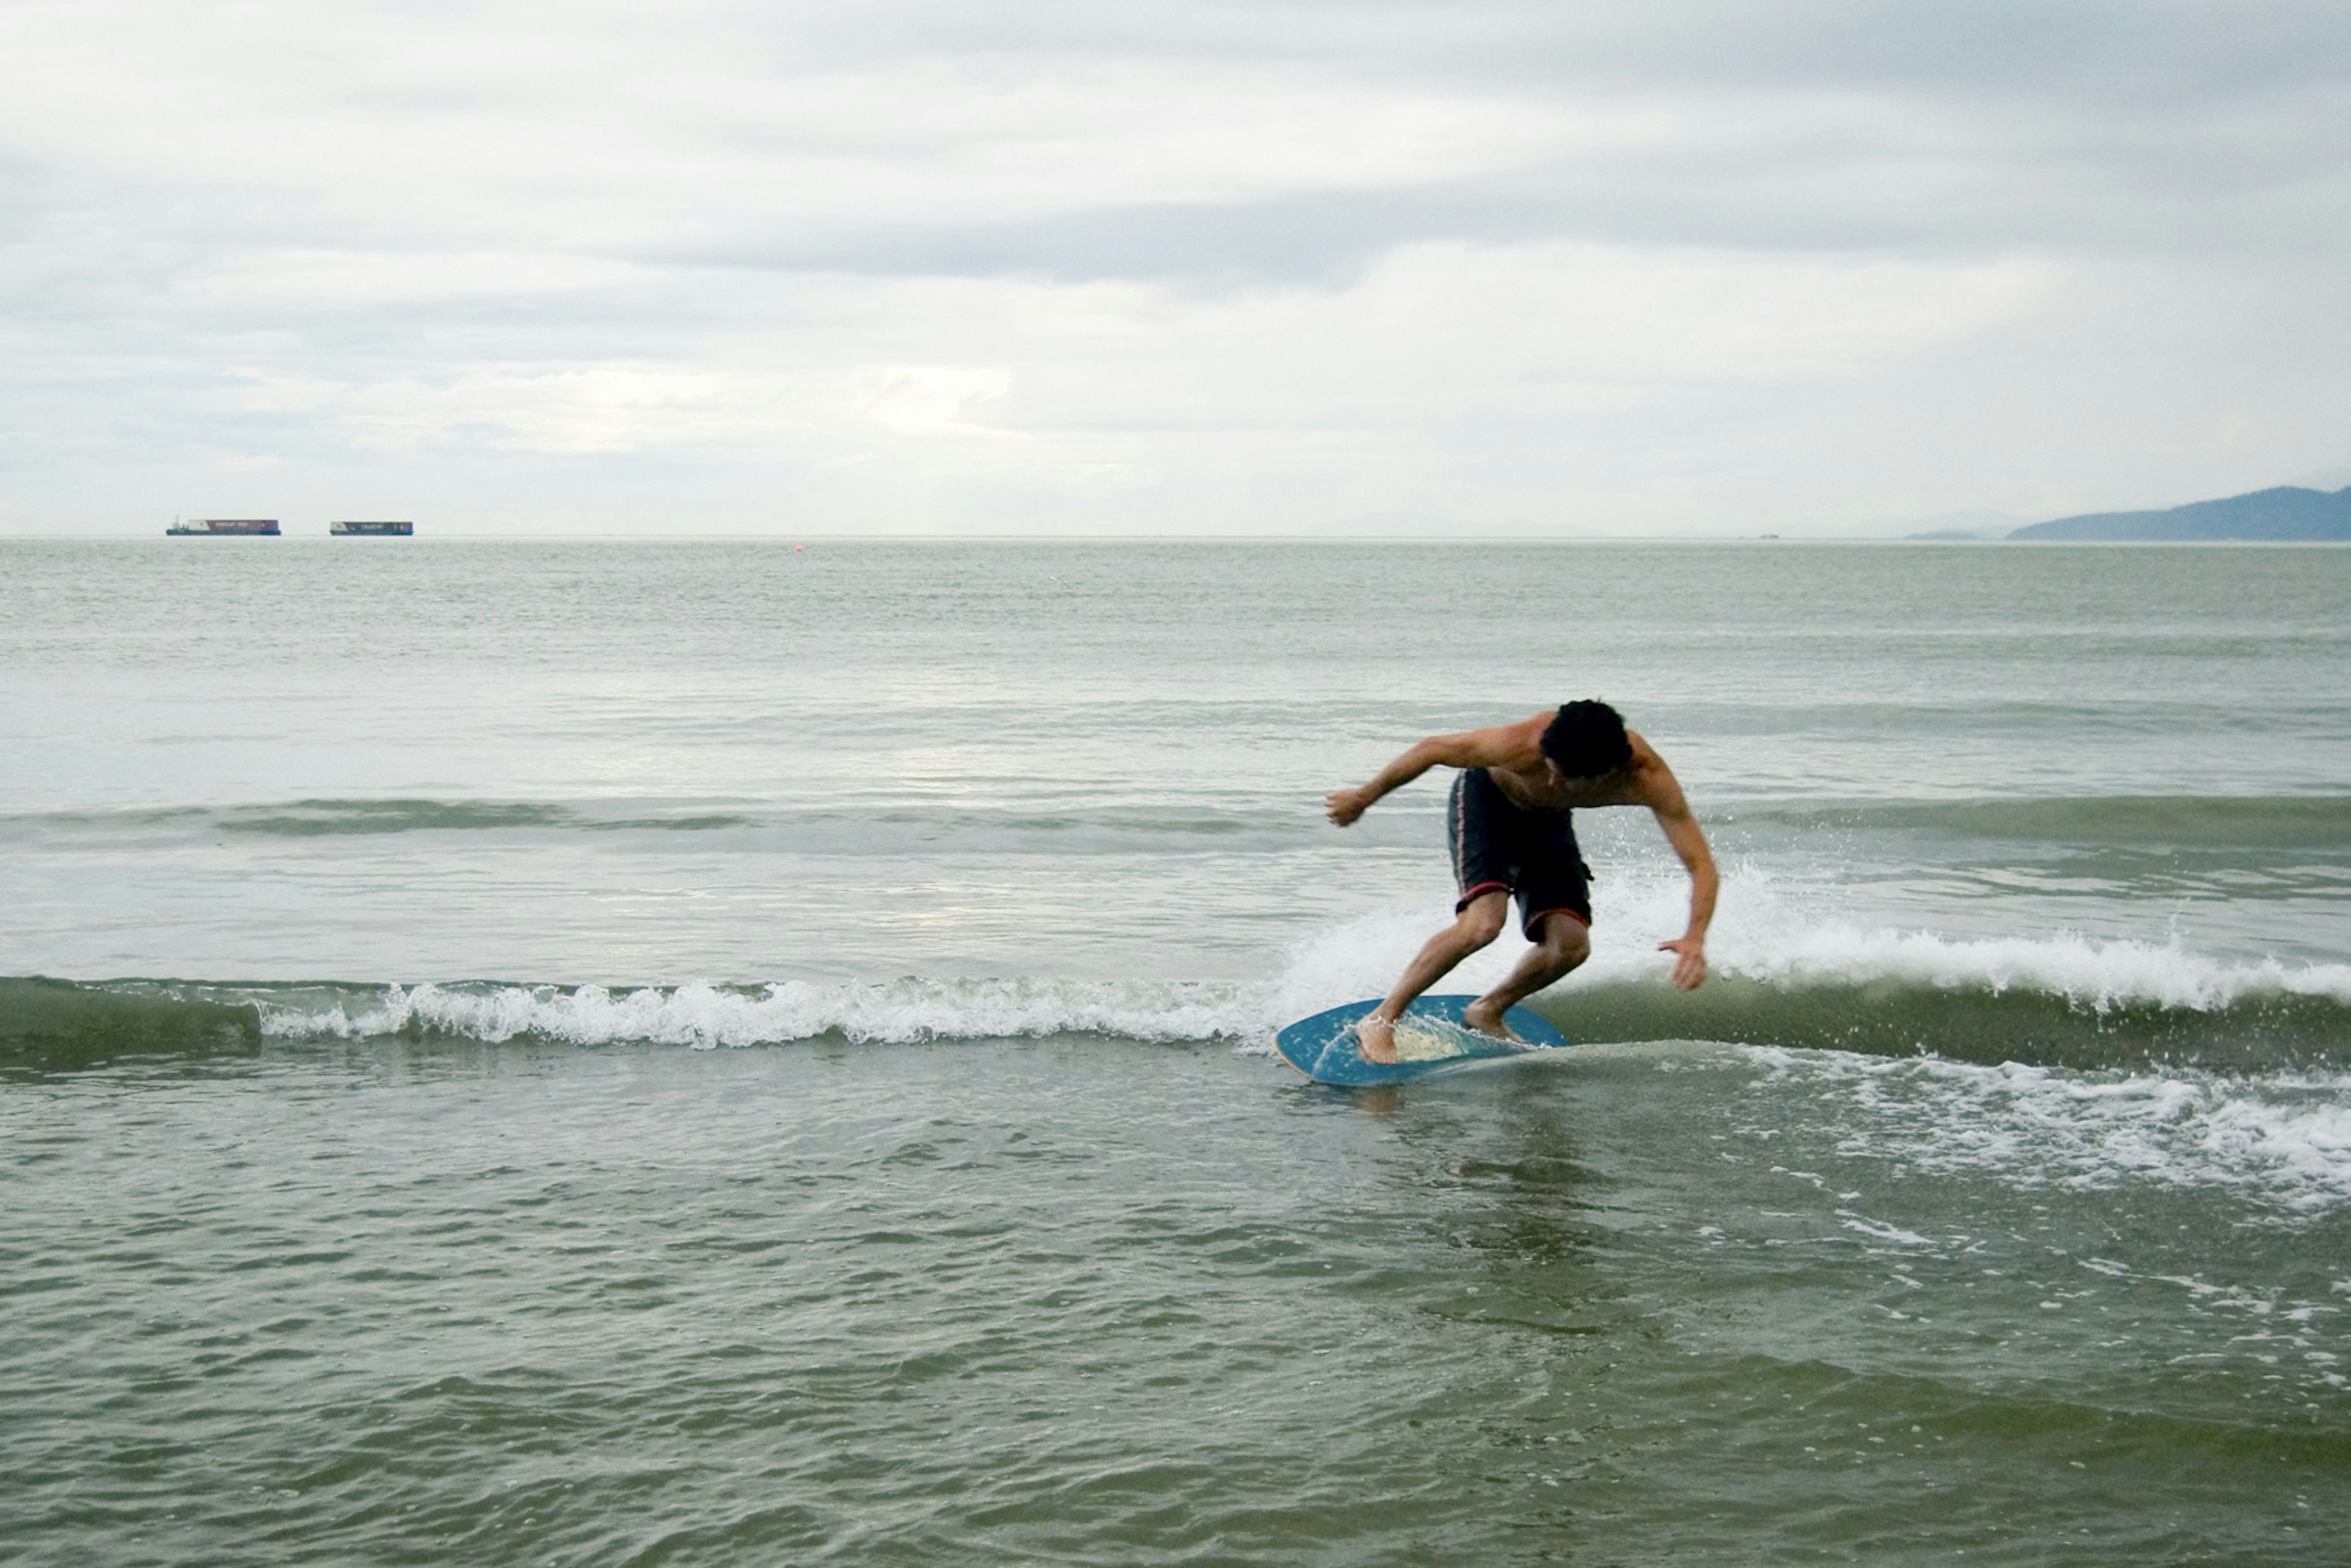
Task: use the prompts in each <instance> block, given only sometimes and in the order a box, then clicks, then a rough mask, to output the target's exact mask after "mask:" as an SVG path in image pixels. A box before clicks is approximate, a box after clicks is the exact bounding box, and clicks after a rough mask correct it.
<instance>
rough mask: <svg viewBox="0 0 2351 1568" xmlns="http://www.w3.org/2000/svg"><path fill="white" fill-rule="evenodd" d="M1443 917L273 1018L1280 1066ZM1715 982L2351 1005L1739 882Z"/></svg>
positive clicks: (1631, 955)
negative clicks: (1172, 1056) (945, 963)
mask: <svg viewBox="0 0 2351 1568" xmlns="http://www.w3.org/2000/svg"><path fill="white" fill-rule="evenodd" d="M1687 912H1688V884H1687V882H1686V881H1683V880H1681V879H1679V878H1678V877H1677V876H1672V875H1668V876H1655V877H1644V876H1641V875H1634V876H1627V877H1624V878H1612V879H1611V880H1610V882H1609V883H1606V884H1605V885H1604V889H1603V891H1602V893H1601V898H1600V906H1599V909H1598V919H1597V920H1596V922H1595V925H1594V929H1593V956H1592V958H1591V960H1590V962H1589V963H1587V964H1586V965H1585V966H1584V967H1583V968H1582V969H1580V970H1579V971H1577V973H1576V974H1575V975H1573V976H1572V977H1570V978H1569V979H1568V980H1567V981H1566V982H1565V983H1564V985H1562V987H1561V988H1559V989H1558V990H1556V991H1554V992H1553V993H1552V996H1553V997H1554V998H1556V999H1557V1000H1558V1002H1559V1003H1560V1004H1561V1005H1562V1006H1566V1007H1570V1008H1572V1007H1573V995H1574V991H1575V990H1576V988H1580V987H1587V986H1592V985H1605V984H1611V983H1616V984H1632V985H1642V986H1655V987H1657V988H1663V987H1664V986H1665V985H1666V984H1667V974H1668V972H1669V971H1670V968H1671V967H1672V962H1673V960H1672V956H1671V955H1668V954H1666V953H1661V952H1659V951H1658V949H1657V944H1658V943H1659V942H1661V941H1663V940H1665V939H1666V938H1667V937H1669V936H1677V935H1679V934H1680V932H1681V929H1682V926H1683V924H1684V921H1685V920H1686V919H1687ZM1451 917H1452V915H1451V908H1450V905H1449V904H1447V903H1445V902H1443V901H1430V902H1427V903H1425V904H1416V905H1413V906H1409V907H1405V908H1394V909H1385V910H1379V911H1374V912H1372V913H1369V914H1366V915H1362V916H1360V917H1357V918H1355V919H1352V920H1349V921H1346V922H1343V923H1342V924H1339V925H1333V926H1331V927H1328V928H1325V929H1323V930H1322V931H1320V932H1317V933H1315V934H1314V935H1312V936H1309V937H1307V938H1306V939H1304V940H1302V941H1301V942H1299V943H1298V944H1296V945H1295V946H1294V947H1293V948H1292V949H1291V951H1290V953H1289V955H1288V956H1287V959H1286V961H1285V963H1284V964H1283V966H1282V967H1281V969H1280V972H1279V973H1278V974H1277V975H1275V976H1274V977H1271V978H1270V979H1269V980H1266V981H1263V982H1259V983H1244V982H1219V983H1211V982H1181V981H1128V982H1112V981H1100V982H1095V981H1074V980H1043V979H1023V978H1011V979H974V980H933V979H921V978H913V979H904V980H895V981H890V982H886V983H871V984H867V983H852V984H831V985H826V984H817V983H814V982H808V981H799V980H786V981H779V982H777V983H775V984H772V985H768V986H767V987H765V988H760V989H757V990H751V989H743V988H716V987H711V986H701V985H684V986H677V987H661V988H645V989H640V990H631V991H621V992H612V991H606V990H603V989H601V988H594V987H587V988H580V989H578V990H566V989H563V988H556V987H549V986H508V987H475V986H451V987H442V986H434V985H420V986H415V987H411V988H402V987H393V988H390V989H389V990H387V991H386V992H385V993H383V996H382V998H381V1000H380V1001H378V1002H376V1003H375V1004H373V1005H371V1006H368V1007H365V1008H362V1009H358V1010H356V1011H352V1010H350V1009H346V1008H334V1009H328V1010H326V1011H323V1012H316V1011H299V1010H295V1009H271V1008H269V1007H267V1006H266V1004H265V1014H266V1019H265V1027H266V1028H267V1029H269V1030H271V1031H272V1032H274V1033H279V1034H285V1035H306V1034H308V1035H360V1034H377V1033H391V1032H394V1031H397V1030H401V1029H403V1028H409V1027H423V1028H426V1029H430V1030H438V1031H445V1032H450V1033H457V1034H465V1035H470V1036H472V1037H474V1038H476V1039H481V1040H507V1039H512V1038H514V1037H516V1036H517V1035H525V1034H529V1035H538V1036H543V1037H546V1038H549V1039H556V1040H576V1041H579V1042H581V1043H603V1042H607V1041H611V1040H646V1041H654V1042H668V1043H677V1044H686V1045H738V1044H757V1043H767V1042H775V1041H784V1040H808V1039H813V1038H815V1037H818V1036H820V1035H827V1034H835V1035H840V1036H842V1037H845V1038H848V1039H851V1040H954V1039H986V1038H1000V1037H1004V1036H1030V1035H1041V1034H1055V1033H1070V1032H1077V1033H1102V1034H1121V1035H1127V1036H1131V1037H1134V1038H1137V1039H1142V1040H1230V1041H1234V1042H1237V1043H1238V1044H1240V1045H1242V1046H1243V1047H1244V1048H1245V1049H1258V1050H1270V1048H1271V1041H1272V1035H1273V1031H1274V1030H1276V1029H1278V1028H1279V1027H1280V1025H1281V1024H1283V1023H1285V1022H1288V1021H1290V1020H1291V1019H1299V1018H1303V1017H1306V1016H1308V1015H1310V1014H1311V1013H1315V1012H1320V1011H1322V1009H1325V1008H1330V1007H1335V1006H1338V1005H1339V1004H1341V1003H1343V1002H1350V1001H1354V1000H1358V999H1360V998H1365V997H1375V996H1378V995H1380V994H1382V993H1383V992H1384V991H1385V990H1386V989H1387V988H1389V987H1390V986H1391V985H1393V984H1394V983H1395V977H1396V976H1397V975H1398V974H1400V973H1401V972H1402V971H1403V969H1404V967H1405V964H1406V963H1407V962H1408V961H1409V960H1410V959H1411V957H1412V956H1413V955H1414V953H1416V951H1417V950H1418V949H1419V947H1420V946H1421V944H1422V943H1423V942H1425V941H1426V940H1427V938H1428V936H1430V935H1431V934H1432V933H1433V932H1435V931H1437V930H1438V929H1440V928H1441V927H1443V926H1444V925H1446V924H1447V921H1449V920H1450V919H1451ZM1525 951H1526V944H1525V943H1524V941H1523V940H1522V939H1521V938H1520V936H1519V935H1518V933H1517V931H1516V930H1515V929H1511V930H1509V931H1507V932H1506V933H1505V935H1504V936H1502V938H1501V939H1500V940H1499V941H1497V942H1495V943H1494V944H1493V945H1492V946H1489V947H1488V948H1486V949H1485V950H1484V951H1482V952H1480V953H1478V954H1475V955H1473V956H1471V957H1469V958H1468V960H1467V961H1465V962H1464V963H1463V964H1462V965H1461V966H1460V967H1458V968H1457V969H1456V970H1455V971H1454V972H1453V973H1452V974H1451V975H1450V976H1448V977H1446V979H1445V980H1444V981H1443V982H1441V984H1440V986H1439V989H1441V990H1446V991H1482V990H1485V989H1486V988H1489V987H1490V986H1492V985H1493V984H1494V983H1495V982H1497V981H1498V980H1499V979H1500V978H1501V977H1503V976H1504V975H1506V974H1508V973H1509V972H1510V967H1511V966H1512V965H1513V964H1515V963H1516V962H1517V961H1518V959H1519V957H1520V955H1521V954H1523V953H1524V952H1525ZM1708 957H1709V960H1710V962H1711V965H1712V967H1713V971H1714V973H1715V974H1717V975H1719V976H1728V977H1736V978H1740V979H1745V980H1750V981H1754V982H1757V983H1760V984H1763V985H1767V986H1772V987H1778V988H1791V989H1792V988H1803V987H1810V986H1821V987H1858V986H1864V985H1871V984H1884V983H1886V982H1893V983H1896V984H1909V985H1919V986H1932V987H1936V988H1946V989H1966V990H1975V991H1980V992H1982V993H1985V994H1988V995H1998V994H2001V993H2004V992H2010V991H2027V992H2040V993H2045V994H2048V995H2052V996H2056V997H2060V998H2064V999H2066V1000H2067V1001H2068V1002H2071V1003H2074V1004H2075V1005H2080V1006H2084V1007H2088V1008H2092V1009H2100V1010H2104V1009H2109V1008H2113V1007H2116V1006H2122V1005H2155V1006H2160V1007H2166V1008H2176V1009H2195V1010H2206V1011H2210V1010H2218V1009H2224V1008H2227V1007H2229V1006H2231V1004H2233V1003H2236V1002H2240V1001H2243V1000H2247V999H2251V998H2261V997H2279V996H2310V997H2319V998H2328V999H2331V1000H2334V1001H2337V1002H2341V1003H2344V1004H2346V1005H2351V965H2341V964H2332V965H2305V966H2302V967H2288V966H2284V965H2281V964H2278V963H2276V962H2274V961H2262V962H2259V963H2239V964H2231V963H2228V962H2224V961H2221V960H2218V959H2213V958H2210V957H2206V956H2201V955H2199V954H2197V953H2194V952H2191V951H2188V950H2186V949H2184V948H2183V947H2182V946H2180V945H2179V943H2177V942H2176V941H2175V942H2172V943H2168V944H2163V945H2155V944H2149V943H2143V942H2132V941H2111V942H2095V941H2092V940H2090V939H2088V938H2086V937H2084V936H2078V935H2073V934H2064V933H2059V934H2053V935H2051V936H2039V937H2028V936H2017V937H2008V938H2001V939H1997V940H1967V939H1959V938H1952V937H1946V936H1938V935H1937V934H1935V933H1932V932H1926V931H1915V930H1913V931H1904V930H1896V929H1891V928H1879V929H1868V928H1865V927H1862V926H1858V925H1853V924H1850V923H1844V922H1840V921H1838V920H1835V919H1822V918H1818V917H1816V916H1814V915H1812V914H1810V913H1808V912H1807V911H1805V910H1803V909H1802V908H1800V907H1797V906H1795V905H1794V904H1792V903H1790V902H1789V901H1787V900H1784V899H1782V898H1781V897H1780V896H1779V894H1777V892H1776V891H1775V889H1774V888H1773V887H1772V886H1771V883H1770V882H1769V880H1768V879H1765V878H1762V877H1760V876H1756V875H1754V874H1751V873H1737V874H1734V875H1732V876H1730V877H1729V878H1728V879H1727V880H1726V883H1725V885H1724V889H1723V895H1722V899H1721V905H1720V909H1719V915H1718V918H1717V920H1716V923H1715V925H1714V928H1713V931H1712V933H1711V936H1710V937H1709V941H1708Z"/></svg>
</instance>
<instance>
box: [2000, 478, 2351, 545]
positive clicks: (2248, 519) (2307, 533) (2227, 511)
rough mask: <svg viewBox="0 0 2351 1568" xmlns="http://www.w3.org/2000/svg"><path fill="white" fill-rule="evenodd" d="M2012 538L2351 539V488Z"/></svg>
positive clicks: (2087, 517) (2254, 497)
mask: <svg viewBox="0 0 2351 1568" xmlns="http://www.w3.org/2000/svg"><path fill="white" fill-rule="evenodd" d="M2008 537H2009V538H2012V539H2137V540H2152V539H2171V540H2188V539H2243V540H2247V541H2251V542H2265V543H2266V542H2274V543H2289V542H2290V543H2309V542H2312V541H2323V540H2329V539H2339V540H2345V541H2351V485H2346V486H2344V487H2343V488H2342V489H2340V490H2336V491H2333V492H2331V493H2330V492H2328V491H2325V490H2305V489H2304V488H2303V487H2302V486H2298V485H2279V486H2273V487H2272V488H2270V489H2267V490H2255V491H2253V492H2252V494H2250V495H2244V496H2230V497H2226V498H2224V499H2221V500H2218V501H2191V502H2189V504H2188V505H2187V506H2184V507H2171V508H2169V509H2168V510H2167V511H2160V512H2085V513H2084V514H2083V515H2082V516H2080V517H2056V518H2053V519H2051V520H2050V521H2048V522H2045V523H2030V524H2027V525H2026V526H2025V527H2023V528H2017V529H2015V530H2013V531H2012V532H2011V533H2010V534H2009V536H2008Z"/></svg>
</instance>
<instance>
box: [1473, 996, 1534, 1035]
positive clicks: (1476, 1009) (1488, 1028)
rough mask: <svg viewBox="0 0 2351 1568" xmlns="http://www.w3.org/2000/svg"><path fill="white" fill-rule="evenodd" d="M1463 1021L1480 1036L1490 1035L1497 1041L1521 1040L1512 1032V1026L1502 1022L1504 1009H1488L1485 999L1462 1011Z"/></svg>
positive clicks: (1480, 999)
mask: <svg viewBox="0 0 2351 1568" xmlns="http://www.w3.org/2000/svg"><path fill="white" fill-rule="evenodd" d="M1461 1021H1462V1022H1463V1023H1465V1024H1467V1025H1468V1026H1469V1027H1470V1028H1471V1029H1474V1030H1477V1031H1478V1032H1479V1034H1490V1035H1492V1036H1493V1037H1494V1038H1495V1039H1496V1040H1519V1037H1518V1036H1517V1035H1514V1034H1512V1033H1511V1032H1510V1025H1509V1024H1506V1023H1504V1022H1503V1021H1502V1009H1499V1008H1493V1007H1488V1006H1487V1005H1486V998H1483V997H1480V998H1478V999H1477V1000H1476V1001H1474V1002H1471V1003H1470V1004H1469V1005H1468V1007H1466V1008H1463V1009H1461ZM1519 1043H1520V1045H1524V1044H1525V1043H1526V1041H1524V1040H1519Z"/></svg>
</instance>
